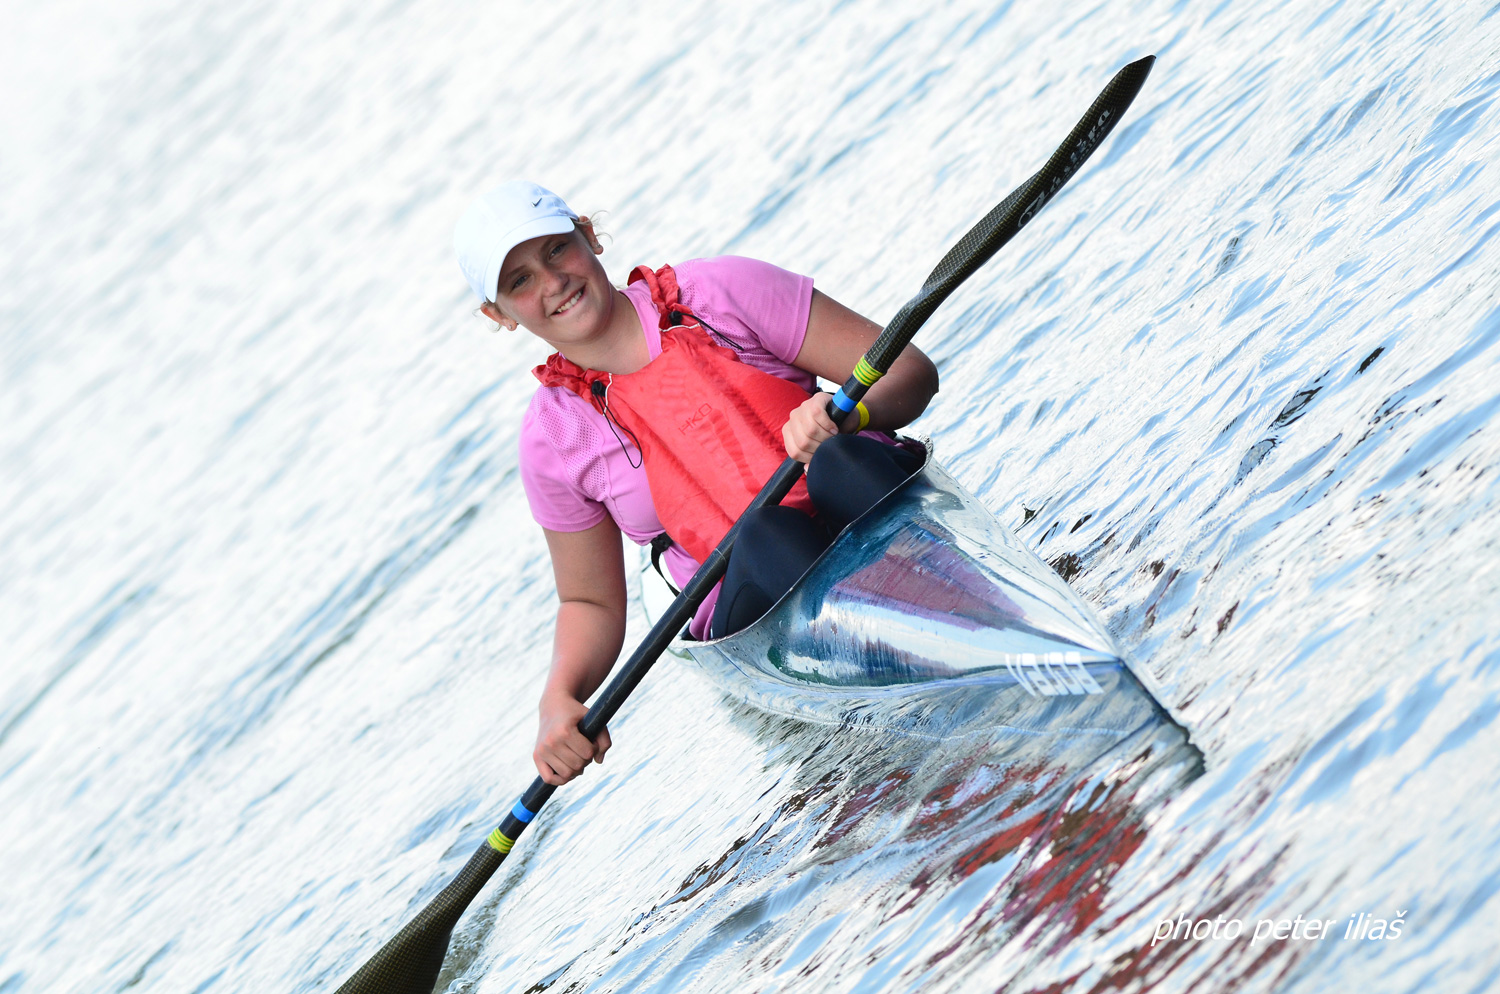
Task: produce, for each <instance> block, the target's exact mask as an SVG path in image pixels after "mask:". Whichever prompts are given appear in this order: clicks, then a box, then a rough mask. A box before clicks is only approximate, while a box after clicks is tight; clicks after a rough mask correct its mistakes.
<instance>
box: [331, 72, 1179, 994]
mask: <svg viewBox="0 0 1500 994" xmlns="http://www.w3.org/2000/svg"><path fill="white" fill-rule="evenodd" d="M1155 61H1156V58H1155V56H1147V57H1146V58H1144V59H1140V60H1138V61H1136V62H1132V63H1130V64H1129V65H1128V66H1126V67H1125V68H1123V69H1121V70H1120V71H1119V72H1118V73H1116V74H1115V76H1114V78H1113V79H1111V80H1110V82H1109V85H1108V86H1106V87H1105V88H1104V90H1103V92H1101V93H1100V94H1099V96H1098V97H1097V98H1096V99H1095V100H1094V103H1093V105H1092V106H1090V107H1089V109H1088V112H1087V113H1085V114H1084V116H1083V118H1082V119H1081V120H1080V121H1079V122H1078V123H1077V124H1076V125H1074V127H1073V130H1072V131H1071V132H1069V134H1068V137H1067V139H1065V140H1064V141H1063V143H1062V144H1061V145H1060V146H1058V148H1057V151H1055V152H1053V153H1052V157H1051V158H1050V159H1048V160H1047V164H1046V165H1044V166H1043V167H1042V168H1041V169H1040V170H1038V171H1037V173H1036V174H1035V175H1033V176H1032V177H1031V178H1030V179H1029V180H1027V181H1026V182H1025V183H1023V184H1022V185H1021V186H1020V187H1018V188H1017V189H1016V190H1014V191H1013V192H1012V193H1011V194H1010V196H1008V197H1006V198H1005V199H1004V200H1002V201H1001V202H1000V203H999V204H998V205H997V206H996V207H995V208H994V209H993V210H991V211H990V212H989V213H988V214H986V215H985V216H984V218H982V219H981V220H980V221H979V223H978V224H976V225H974V227H973V228H971V229H969V231H968V233H967V234H965V235H964V237H963V238H962V239H961V240H960V241H959V242H958V244H957V245H955V246H954V247H953V248H952V249H950V250H949V251H948V254H947V255H945V256H943V258H942V260H941V261H940V262H939V263H938V264H937V267H936V268H935V269H933V271H932V273H931V274H930V275H929V276H928V277H927V280H926V282H924V283H923V284H922V288H921V290H919V291H918V292H917V295H916V296H914V297H912V298H911V300H909V301H907V302H906V304H905V305H904V306H902V308H901V310H899V311H897V312H896V316H895V317H894V318H892V319H891V322H890V324H888V325H886V326H885V329H884V330H883V331H882V332H881V333H880V336H879V337H878V338H877V339H876V340H875V342H874V344H873V345H871V346H870V348H869V350H868V351H867V352H866V353H865V355H864V357H863V358H862V359H860V361H859V363H858V364H857V365H856V366H855V368H854V373H853V375H851V376H850V377H849V379H848V380H847V381H846V382H845V383H844V385H843V386H842V387H840V388H839V390H838V392H837V393H835V394H834V396H833V399H832V400H831V401H830V402H829V409H828V413H829V416H830V417H832V418H833V420H834V423H835V424H839V423H841V422H842V421H843V419H844V418H845V417H846V416H847V415H848V413H849V412H850V411H853V410H854V409H855V405H856V404H857V403H858V402H859V400H860V398H861V397H863V396H864V394H865V392H866V391H868V390H869V388H870V387H871V386H873V385H874V384H875V382H876V381H877V380H879V379H880V378H881V377H882V376H884V375H885V373H886V371H887V370H889V369H890V367H891V364H892V363H893V362H895V361H896V357H897V356H898V355H900V354H901V350H902V349H904V348H906V345H907V343H908V342H910V341H911V339H912V337H913V336H914V335H915V334H916V333H917V330H918V329H919V328H920V327H921V326H922V324H923V322H925V321H926V320H927V318H928V317H930V316H931V315H932V312H933V311H935V310H937V308H938V306H939V305H940V304H942V302H943V301H944V300H946V299H947V298H948V295H949V294H951V293H952V292H953V291H954V290H955V289H957V287H958V285H959V284H960V283H962V282H963V281H964V280H966V279H968V278H969V276H971V275H973V273H974V272H975V271H976V270H978V269H979V267H980V266H982V265H984V263H985V262H987V261H988V260H989V258H990V257H991V256H993V255H994V254H995V253H996V252H998V251H999V250H1000V248H1001V247H1002V246H1004V245H1005V243H1006V242H1008V241H1010V240H1011V238H1013V237H1014V236H1015V234H1016V233H1017V232H1018V231H1020V230H1021V229H1022V228H1023V227H1025V226H1026V224H1027V223H1028V222H1029V221H1030V220H1031V219H1032V218H1033V217H1035V216H1036V214H1037V212H1038V211H1040V210H1041V209H1042V208H1043V207H1044V206H1046V204H1047V203H1048V201H1050V200H1051V199H1052V198H1053V196H1055V195H1056V193H1057V191H1058V190H1060V189H1061V188H1062V186H1063V184H1065V183H1066V182H1067V181H1068V180H1069V179H1070V178H1071V177H1072V176H1073V174H1074V173H1075V172H1077V171H1078V168H1079V167H1080V166H1082V165H1083V163H1084V161H1085V160H1086V159H1087V158H1088V157H1089V156H1090V155H1091V154H1093V152H1094V150H1095V149H1096V148H1098V147H1099V144H1100V142H1102V141H1103V140H1104V138H1105V137H1106V136H1107V135H1108V134H1109V132H1110V131H1111V130H1112V129H1113V128H1114V126H1115V124H1116V122H1118V121H1119V119H1120V117H1121V116H1122V115H1123V114H1124V113H1125V109H1126V108H1127V107H1129V106H1130V103H1131V101H1132V100H1134V99H1135V96H1136V94H1137V93H1139V92H1140V89H1141V86H1142V85H1143V84H1144V83H1145V81H1146V76H1147V75H1148V74H1149V73H1150V72H1151V65H1152V63H1153V62H1155ZM802 468H803V467H802V464H801V463H799V462H797V461H796V460H795V459H787V460H786V461H785V462H783V463H782V464H781V466H780V467H779V468H778V469H777V470H776V472H775V474H773V475H772V477H771V479H770V480H768V481H767V482H766V485H765V486H763V487H762V488H761V489H760V492H759V493H758V494H756V495H755V498H754V499H753V500H752V501H751V502H750V505H749V506H748V507H747V508H746V511H747V512H748V511H751V510H754V509H756V508H760V507H765V506H767V505H770V504H779V503H780V502H781V499H782V498H783V497H785V496H786V495H787V493H788V492H789V491H790V490H791V489H792V486H793V485H794V484H795V483H796V482H797V480H798V478H799V477H801V475H802ZM740 520H741V521H743V520H744V518H743V516H742V517H741V519H740ZM739 530H740V522H739V521H736V522H735V524H734V526H733V527H731V528H730V529H729V532H728V534H726V535H725V536H724V538H723V539H721V540H720V542H719V544H718V545H717V546H716V547H715V548H714V550H713V551H712V552H710V553H709V554H708V558H707V559H705V560H704V561H703V564H702V565H701V566H699V567H698V571H697V572H696V573H694V574H693V578H692V579H691V580H689V581H688V583H687V585H686V586H685V587H683V589H682V593H680V594H678V595H677V599H676V600H674V601H673V602H672V606H671V607H669V608H668V609H667V610H666V612H664V613H663V614H662V616H661V617H660V618H658V619H657V621H656V624H655V625H653V626H652V627H651V632H650V634H648V635H647V636H646V638H645V641H643V642H642V643H641V644H640V645H639V646H638V647H637V648H636V650H635V652H633V653H631V655H630V658H629V659H627V660H626V661H625V664H624V665H623V666H622V667H620V669H619V671H618V672H617V673H616V674H615V676H614V678H613V679H612V680H610V682H609V684H608V685H607V686H606V687H605V688H604V690H603V691H602V692H601V693H600V694H599V696H598V698H597V699H596V700H595V701H594V703H593V705H592V706H591V707H590V708H589V710H588V713H587V714H586V715H584V718H583V720H582V721H581V722H579V725H578V727H579V730H580V731H581V732H583V734H584V735H585V736H587V737H588V738H589V739H590V740H592V739H594V738H596V737H597V736H598V735H599V733H600V732H602V731H603V730H604V728H605V726H606V725H607V724H608V723H609V720H610V719H611V718H613V717H614V715H615V713H616V712H617V711H619V709H620V707H621V705H623V704H624V703H625V699H626V698H628V697H629V696H630V694H631V692H632V691H634V690H635V688H636V687H637V686H639V685H640V682H641V680H642V679H644V678H645V676H646V674H647V672H649V671H650V669H651V667H652V665H654V664H655V662H656V660H657V659H659V658H660V657H661V654H662V653H663V652H665V651H666V649H667V647H668V646H669V645H671V643H672V640H673V639H674V638H676V637H677V634H678V632H680V631H682V629H683V628H684V627H685V626H686V625H687V623H688V622H689V621H691V620H692V618H693V615H694V614H695V613H697V610H698V606H699V605H700V604H702V603H703V599H704V598H705V597H707V596H708V594H709V592H710V591H711V590H712V589H713V587H714V584H716V583H718V582H719V580H720V579H721V578H722V577H723V576H724V571H725V569H727V568H728V566H729V555H730V553H731V552H732V551H733V550H734V543H735V540H736V539H737V538H738V537H739ZM555 790H557V788H556V787H555V786H553V785H552V784H549V783H547V782H546V781H545V780H543V779H542V778H541V777H537V778H536V779H535V780H534V781H532V784H531V786H530V787H528V788H527V789H526V792H525V793H524V794H522V795H521V799H520V800H519V801H517V802H516V804H515V805H514V806H513V807H512V808H511V812H510V814H508V815H506V816H505V820H504V821H502V822H501V823H500V826H499V827H498V828H496V829H495V831H494V832H492V833H491V834H490V836H489V838H488V840H486V841H485V843H484V844H482V845H481V846H480V847H479V849H478V850H477V851H476V852H475V853H474V855H473V856H471V857H470V858H469V861H468V863H467V864H465V866H464V868H463V869H462V870H461V871H459V873H458V875H457V876H456V877H455V878H454V879H453V880H452V882H450V883H449V884H448V885H447V886H446V887H444V888H443V890H442V891H441V892H439V894H438V895H437V897H435V898H433V900H432V901H431V902H429V903H428V905H427V907H425V908H423V909H422V911H421V912H420V913H419V914H418V915H417V916H416V917H415V918H414V919H412V921H410V922H409V923H407V925H406V926H405V927H404V928H402V929H401V931H400V932H398V933H397V934H396V937H395V938H394V939H392V940H391V941H390V942H388V943H386V945H385V946H383V947H382V948H381V949H380V951H379V952H378V953H376V954H375V956H374V957H372V958H371V959H370V960H369V962H367V963H366V964H365V965H364V966H363V967H361V968H360V969H359V970H358V971H357V972H356V973H355V974H354V976H352V977H350V978H349V980H348V981H346V982H345V983H344V984H343V986H341V987H340V988H339V989H338V994H430V992H431V991H432V988H433V985H434V983H436V981H437V977H438V974H439V972H441V969H442V963H443V957H444V956H445V955H446V952H447V947H448V939H449V936H450V935H451V933H452V930H453V926H454V925H455V924H457V922H458V918H459V916H460V915H462V914H463V911H464V909H465V908H466V907H467V906H468V905H469V903H470V902H471V901H472V900H473V899H474V897H475V896H476V895H477V894H478V893H479V890H480V889H481V888H482V887H483V886H484V885H485V883H486V882H487V881H488V880H489V879H490V877H491V876H493V874H494V872H495V870H497V869H499V867H500V864H501V862H503V861H504V859H505V857H506V855H507V854H508V853H509V852H510V850H511V847H512V846H514V845H515V842H516V840H517V839H518V838H520V836H521V833H522V832H524V831H525V830H526V826H527V825H529V824H530V823H531V821H532V820H533V819H534V818H535V817H536V815H537V812H539V811H541V810H542V807H543V806H544V805H545V804H546V803H547V801H548V799H550V798H551V797H552V794H553V792H554V791H555Z"/></svg>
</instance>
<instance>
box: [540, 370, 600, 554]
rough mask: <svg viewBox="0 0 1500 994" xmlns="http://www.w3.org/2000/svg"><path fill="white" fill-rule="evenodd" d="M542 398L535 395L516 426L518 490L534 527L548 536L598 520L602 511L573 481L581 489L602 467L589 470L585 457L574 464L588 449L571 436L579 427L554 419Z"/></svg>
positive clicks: (573, 422)
mask: <svg viewBox="0 0 1500 994" xmlns="http://www.w3.org/2000/svg"><path fill="white" fill-rule="evenodd" d="M547 399H548V398H546V397H545V394H544V392H543V391H538V395H537V397H535V398H533V400H532V403H531V406H530V407H529V408H528V409H527V411H526V418H525V420H523V421H522V422H521V444H520V448H521V452H520V468H521V485H522V487H524V488H525V490H526V501H527V503H528V504H529V505H530V506H531V516H532V517H533V518H534V519H536V523H537V524H539V525H541V526H542V527H543V528H549V529H551V530H552V531H558V532H581V531H583V530H585V529H588V528H592V527H594V526H595V525H597V524H598V523H599V522H601V521H603V520H604V519H605V517H607V516H608V512H607V511H606V510H605V507H604V505H603V504H602V503H600V502H599V501H598V500H596V499H593V498H591V497H589V496H588V495H587V494H586V493H585V492H584V490H583V489H582V488H581V487H580V486H579V485H578V484H577V483H575V482H574V478H575V477H578V478H579V481H578V482H579V483H584V484H587V482H589V478H590V476H591V475H593V474H602V473H603V467H595V466H591V465H589V464H588V460H587V459H586V458H585V460H584V461H583V462H582V463H580V460H579V458H578V456H579V455H580V454H581V453H586V452H587V450H588V449H589V448H590V446H589V445H588V444H587V440H586V439H582V438H575V437H573V436H576V435H578V434H579V428H580V426H579V425H578V424H577V422H576V419H569V418H565V417H560V416H559V414H560V412H558V411H556V410H555V409H554V406H553V405H551V404H548V403H547ZM570 457H571V458H570ZM574 464H577V465H574ZM600 489H602V487H601V488H600Z"/></svg>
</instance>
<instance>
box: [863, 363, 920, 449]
mask: <svg viewBox="0 0 1500 994" xmlns="http://www.w3.org/2000/svg"><path fill="white" fill-rule="evenodd" d="M937 389H938V377H937V369H936V367H934V366H933V364H932V362H931V361H930V360H928V359H927V357H926V356H922V355H919V354H913V353H911V352H903V353H902V354H901V355H900V356H898V357H897V358H896V361H895V362H894V363H892V364H891V369H890V371H889V372H888V373H886V374H885V376H883V377H881V379H880V380H879V381H878V382H877V383H876V384H875V385H874V386H872V387H871V388H870V390H869V392H868V393H866V394H865V397H864V405H865V409H866V410H868V411H869V412H870V423H869V425H867V426H866V427H868V428H871V429H874V430H876V431H894V430H895V429H897V428H904V427H906V426H907V425H909V424H911V423H912V422H913V421H915V420H916V419H917V416H918V415H920V414H921V413H922V412H923V411H925V410H926V409H927V404H928V403H929V402H930V401H931V400H932V398H933V395H934V394H936V393H937Z"/></svg>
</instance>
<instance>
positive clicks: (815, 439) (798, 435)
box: [781, 393, 859, 463]
mask: <svg viewBox="0 0 1500 994" xmlns="http://www.w3.org/2000/svg"><path fill="white" fill-rule="evenodd" d="M832 399H833V395H832V394H827V393H815V394H813V395H812V396H811V397H809V398H807V399H806V400H804V401H803V402H802V403H801V404H799V405H797V407H796V408H794V409H793V410H792V416H791V417H790V418H788V419H787V422H786V424H785V425H782V427H781V439H782V441H784V442H785V443H786V454H787V455H789V456H791V457H792V458H793V459H795V460H797V461H798V462H800V463H806V462H807V461H808V460H810V459H812V456H813V453H814V452H816V451H817V450H818V446H820V445H822V444H823V443H824V442H825V441H827V440H828V439H830V438H832V437H833V436H834V435H838V434H845V435H852V434H853V433H854V432H856V431H858V430H859V418H857V417H855V416H853V415H852V414H851V415H850V416H849V417H847V418H845V419H844V423H843V425H842V426H837V425H835V424H834V423H833V419H832V418H830V417H829V416H828V402H829V401H830V400H832Z"/></svg>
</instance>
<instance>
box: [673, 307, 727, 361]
mask: <svg viewBox="0 0 1500 994" xmlns="http://www.w3.org/2000/svg"><path fill="white" fill-rule="evenodd" d="M690 316H691V317H692V319H693V320H694V321H697V322H698V323H699V324H700V325H702V326H703V327H705V328H707V329H708V330H709V331H711V332H712V333H713V334H714V335H716V336H717V337H718V338H719V339H721V340H722V341H723V342H724V344H725V345H728V346H729V347H730V348H732V349H734V350H735V351H737V352H744V351H745V349H746V347H745V346H743V345H741V344H740V343H739V342H736V341H735V340H734V339H732V338H730V337H729V336H728V335H726V334H724V333H723V332H722V331H720V330H719V329H718V328H715V327H714V326H713V325H711V324H709V323H708V322H707V321H705V320H703V315H701V314H692V315H690ZM667 321H668V322H669V323H670V324H673V325H679V324H682V312H681V311H673V312H672V313H671V315H670V316H669V317H668V318H667Z"/></svg>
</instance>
